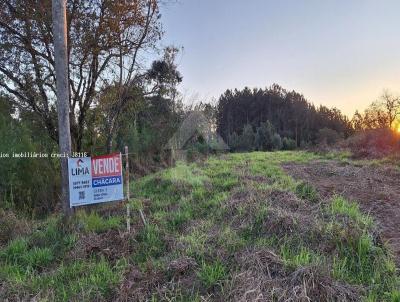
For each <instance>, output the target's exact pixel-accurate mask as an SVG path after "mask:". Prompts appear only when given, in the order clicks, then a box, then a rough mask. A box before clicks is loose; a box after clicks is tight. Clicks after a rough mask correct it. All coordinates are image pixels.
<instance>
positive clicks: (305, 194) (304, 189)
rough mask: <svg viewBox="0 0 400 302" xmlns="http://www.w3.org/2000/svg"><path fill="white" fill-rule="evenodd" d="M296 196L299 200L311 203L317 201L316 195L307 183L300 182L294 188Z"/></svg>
mask: <svg viewBox="0 0 400 302" xmlns="http://www.w3.org/2000/svg"><path fill="white" fill-rule="evenodd" d="M296 195H297V196H298V197H299V198H301V199H306V200H308V201H311V202H317V201H318V197H319V196H318V193H317V191H316V190H315V189H314V187H313V186H311V185H310V184H309V183H306V182H300V183H299V184H298V185H297V186H296Z"/></svg>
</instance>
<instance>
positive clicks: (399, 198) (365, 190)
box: [283, 161, 400, 266]
mask: <svg viewBox="0 0 400 302" xmlns="http://www.w3.org/2000/svg"><path fill="white" fill-rule="evenodd" d="M283 168H284V170H285V171H286V172H287V173H288V174H289V175H291V176H293V177H294V178H296V179H299V180H303V181H307V182H309V183H310V184H311V185H313V186H314V187H315V188H316V189H317V190H318V192H319V194H320V195H321V197H322V198H329V197H331V196H332V195H334V194H340V195H342V196H344V197H346V198H348V199H350V200H353V201H356V202H358V203H359V205H360V208H361V210H362V211H363V212H365V213H369V214H370V215H371V216H372V217H373V218H374V219H375V222H376V223H377V226H378V230H379V231H380V232H381V233H382V237H383V239H384V240H386V241H387V242H388V243H389V246H390V247H391V249H392V250H393V253H394V256H395V258H396V263H397V266H400V171H399V170H397V169H395V168H393V167H389V166H368V165H365V166H364V165H362V166H361V165H360V166H358V165H353V164H349V163H343V162H337V161H328V162H325V161H314V162H311V163H308V164H298V163H287V164H284V165H283Z"/></svg>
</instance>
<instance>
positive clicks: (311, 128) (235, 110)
mask: <svg viewBox="0 0 400 302" xmlns="http://www.w3.org/2000/svg"><path fill="white" fill-rule="evenodd" d="M216 123H217V131H218V133H219V134H220V135H221V136H222V137H223V138H224V139H225V141H227V142H228V144H229V145H230V146H231V147H232V148H233V149H238V150H254V149H257V150H272V149H281V148H283V147H284V148H293V147H299V146H306V145H308V144H314V143H316V142H317V141H318V140H319V139H320V137H321V135H322V134H324V133H326V132H331V133H332V132H334V133H335V134H336V135H338V136H340V137H348V136H349V135H351V134H352V133H353V126H352V123H351V121H350V120H349V119H348V118H347V117H346V116H345V115H344V114H342V113H341V112H340V110H338V109H336V108H332V109H330V108H327V107H325V106H319V107H316V106H314V105H313V104H311V103H310V102H309V101H307V100H306V99H305V98H304V96H303V95H302V94H300V93H298V92H295V91H288V90H285V89H284V88H282V87H281V86H279V85H277V84H274V85H272V86H270V87H267V88H265V89H249V88H247V87H246V88H244V89H242V90H237V89H235V90H227V91H225V93H224V94H223V95H221V97H220V98H219V100H218V104H217V117H216ZM321 129H324V130H323V131H322V132H321ZM250 143H251V144H250ZM246 146H247V147H246Z"/></svg>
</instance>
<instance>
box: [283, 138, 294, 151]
mask: <svg viewBox="0 0 400 302" xmlns="http://www.w3.org/2000/svg"><path fill="white" fill-rule="evenodd" d="M296 147H297V145H296V141H295V140H294V139H291V138H287V137H284V138H283V140H282V148H283V150H294V149H296Z"/></svg>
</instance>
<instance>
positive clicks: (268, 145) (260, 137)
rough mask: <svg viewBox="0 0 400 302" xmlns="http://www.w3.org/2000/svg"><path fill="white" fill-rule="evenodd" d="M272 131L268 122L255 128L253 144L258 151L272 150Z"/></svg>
mask: <svg viewBox="0 0 400 302" xmlns="http://www.w3.org/2000/svg"><path fill="white" fill-rule="evenodd" d="M273 135H274V129H273V126H272V124H271V123H270V122H269V121H266V122H265V123H261V124H260V127H258V128H257V132H256V138H255V144H256V148H257V150H259V151H267V150H272V148H273V141H272V140H273Z"/></svg>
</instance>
